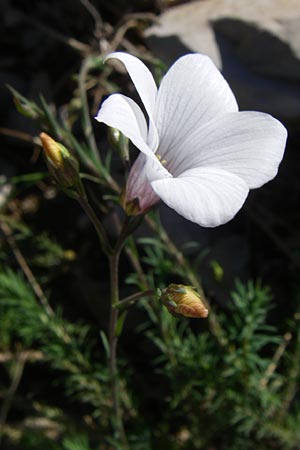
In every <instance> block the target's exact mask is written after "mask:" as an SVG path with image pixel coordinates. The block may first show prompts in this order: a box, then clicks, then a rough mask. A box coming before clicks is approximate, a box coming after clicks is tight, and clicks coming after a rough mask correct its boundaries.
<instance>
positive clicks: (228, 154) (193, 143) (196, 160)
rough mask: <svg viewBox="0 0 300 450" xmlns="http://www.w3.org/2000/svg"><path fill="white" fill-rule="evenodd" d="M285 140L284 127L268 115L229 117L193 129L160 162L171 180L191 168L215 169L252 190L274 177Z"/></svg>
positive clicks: (251, 113)
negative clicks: (165, 166)
mask: <svg viewBox="0 0 300 450" xmlns="http://www.w3.org/2000/svg"><path fill="white" fill-rule="evenodd" d="M286 137H287V132H286V129H285V128H284V126H283V125H282V124H281V123H280V122H279V121H278V120H276V119H274V118H273V117H271V116H269V115H268V114H264V113H258V112H237V113H229V114H225V115H222V116H219V117H217V118H216V119H215V120H213V121H211V122H209V123H208V124H206V125H205V126H203V127H201V128H198V129H195V130H194V131H193V132H192V133H191V134H190V136H189V137H188V138H187V139H186V140H185V141H184V142H182V144H181V145H180V146H178V147H177V148H174V149H173V152H172V154H171V152H168V153H167V154H166V155H164V158H165V159H167V160H170V166H169V165H168V169H169V170H170V171H171V173H173V175H175V176H176V175H177V174H178V173H182V172H183V171H184V170H187V169H190V168H192V167H199V166H206V167H207V166H211V167H218V168H220V169H224V170H226V171H228V172H231V173H233V174H235V175H238V176H239V177H241V178H242V179H243V180H244V181H245V182H246V183H247V185H248V187H249V188H250V189H253V188H257V187H260V186H262V185H263V184H264V183H266V182H267V181H269V180H271V179H272V178H274V177H275V176H276V174H277V171H278V166H279V164H280V161H281V160H282V157H283V153H284V148H285V144H286Z"/></svg>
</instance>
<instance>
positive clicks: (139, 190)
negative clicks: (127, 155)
mask: <svg viewBox="0 0 300 450" xmlns="http://www.w3.org/2000/svg"><path fill="white" fill-rule="evenodd" d="M146 160H147V158H146V156H145V155H143V154H141V155H139V157H138V158H137V159H136V161H135V163H134V164H133V166H132V168H131V170H130V173H129V177H128V180H127V183H126V187H125V190H124V192H123V196H122V206H123V208H124V210H125V211H126V213H127V215H129V216H136V215H139V214H145V213H146V212H147V211H148V210H149V209H150V208H151V207H152V206H154V205H155V204H156V203H157V202H158V201H159V200H160V198H159V197H158V196H157V195H156V194H155V192H154V190H153V189H152V187H151V184H150V183H149V181H148V180H147V177H146V169H145V164H146Z"/></svg>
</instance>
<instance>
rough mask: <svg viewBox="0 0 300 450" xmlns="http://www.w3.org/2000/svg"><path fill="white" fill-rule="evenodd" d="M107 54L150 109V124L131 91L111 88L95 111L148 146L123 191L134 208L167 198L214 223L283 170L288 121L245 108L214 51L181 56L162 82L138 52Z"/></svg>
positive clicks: (204, 221)
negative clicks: (216, 61)
mask: <svg viewBox="0 0 300 450" xmlns="http://www.w3.org/2000/svg"><path fill="white" fill-rule="evenodd" d="M108 58H116V59H119V60H120V61H121V62H122V63H123V64H124V65H125V67H126V69H127V71H128V73H129V75H130V77H131V79H132V81H133V83H134V85H135V87H136V89H137V91H138V93H139V96H140V98H141V100H142V102H143V104H144V107H145V110H146V112H147V115H148V125H147V121H146V119H145V116H144V114H143V112H142V110H141V108H140V107H139V106H138V105H137V104H136V103H135V102H134V101H133V100H132V99H130V98H128V97H126V96H124V95H121V94H112V95H111V96H109V97H108V98H107V99H106V100H105V101H104V102H103V104H102V106H101V108H100V110H99V112H98V114H97V116H96V120H98V121H99V122H104V123H105V124H107V125H108V126H111V127H114V128H117V129H119V130H120V131H121V132H122V133H123V134H124V135H125V136H127V137H128V138H129V139H130V140H131V141H132V143H133V144H134V145H135V146H136V147H137V148H138V149H139V150H140V151H141V152H142V154H140V155H139V157H138V158H137V160H136V162H135V163H134V165H133V167H132V169H131V172H130V174H129V178H128V182H127V186H126V191H125V197H124V203H125V204H126V205H131V206H132V213H142V212H145V211H146V210H147V209H149V207H151V206H152V205H153V204H154V203H156V202H157V201H158V200H159V199H161V200H163V201H164V202H165V203H166V204H167V205H168V206H169V207H171V208H173V209H174V210H175V211H177V212H178V213H179V214H181V215H182V216H183V217H185V218H186V219H188V220H191V221H192V222H195V223H197V224H199V225H202V226H205V227H214V226H217V225H221V224H223V223H225V222H227V221H229V220H230V219H232V218H233V217H234V215H235V214H236V213H237V212H238V211H239V209H240V208H241V207H242V205H243V203H244V201H245V199H246V197H247V195H248V192H249V189H254V188H258V187H260V186H262V185H263V184H264V183H266V182H267V181H269V180H271V179H272V178H274V177H275V176H276V174H277V170H278V165H279V163H280V161H281V159H282V157H283V153H284V148H285V143H286V137H287V132H286V129H285V128H284V126H283V125H282V124H281V123H280V122H279V121H278V120H276V119H274V118H273V117H271V116H270V115H268V114H264V113H259V112H248V111H247V112H239V111H238V106H237V103H236V100H235V97H234V95H233V93H232V91H231V89H230V87H229V86H228V84H227V82H226V81H225V79H224V78H223V76H222V75H221V73H220V72H219V71H218V69H217V68H216V67H215V65H214V64H213V62H212V61H211V60H210V59H209V58H208V57H207V56H205V55H202V54H188V55H185V56H183V57H181V58H179V59H178V60H177V61H176V62H175V63H174V64H173V66H172V67H171V68H170V70H169V71H168V72H167V74H166V75H165V76H164V78H163V80H162V82H161V85H160V87H159V89H157V87H156V84H155V81H154V79H153V77H152V75H151V73H150V71H149V70H148V69H147V67H146V66H145V65H144V64H143V63H142V61H140V60H139V59H138V58H136V57H134V56H131V55H129V54H126V53H121V52H116V53H112V54H110V55H109V56H108ZM128 209H129V210H130V207H129V208H128Z"/></svg>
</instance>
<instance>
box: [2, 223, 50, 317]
mask: <svg viewBox="0 0 300 450" xmlns="http://www.w3.org/2000/svg"><path fill="white" fill-rule="evenodd" d="M0 228H1V230H2V232H3V234H4V236H5V238H6V241H7V243H8V245H9V247H10V249H11V251H12V252H13V254H14V256H15V258H16V260H17V262H18V264H19V266H20V267H21V269H22V271H23V273H24V275H25V276H26V278H27V280H28V282H29V283H30V285H31V286H32V289H33V291H34V293H35V295H36V296H37V298H38V299H39V301H40V303H41V305H42V306H43V308H44V309H45V311H46V313H47V315H48V316H49V317H54V316H55V313H54V311H53V309H52V308H51V306H50V305H49V302H48V300H47V298H46V296H45V294H44V292H43V290H42V288H41V286H40V284H39V283H38V281H37V279H36V278H35V276H34V275H33V273H32V270H31V269H30V267H29V266H28V264H27V261H26V260H25V258H24V256H23V254H22V252H21V250H20V249H19V247H18V245H17V243H16V240H15V238H14V236H13V233H12V231H11V229H10V227H9V225H8V224H7V223H5V222H4V221H3V220H1V218H0Z"/></svg>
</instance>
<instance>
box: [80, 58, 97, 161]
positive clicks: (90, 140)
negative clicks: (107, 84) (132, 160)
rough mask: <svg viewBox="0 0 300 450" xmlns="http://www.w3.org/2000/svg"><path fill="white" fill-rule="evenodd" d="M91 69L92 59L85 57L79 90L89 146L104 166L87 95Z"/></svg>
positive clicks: (81, 69) (84, 128)
mask: <svg viewBox="0 0 300 450" xmlns="http://www.w3.org/2000/svg"><path fill="white" fill-rule="evenodd" d="M89 69H90V59H89V58H86V59H84V61H83V63H82V66H81V68H80V72H79V78H78V85H79V92H80V97H81V103H82V112H83V121H84V125H83V130H84V134H85V136H86V139H87V141H88V143H89V146H90V148H91V150H92V152H93V155H94V158H95V161H96V162H98V163H99V164H100V165H101V166H102V162H101V158H100V155H99V152H98V148H97V144H96V140H95V136H94V133H93V128H92V122H91V119H90V112H89V105H88V101H87V95H86V87H85V84H86V78H87V75H88V72H89Z"/></svg>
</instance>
